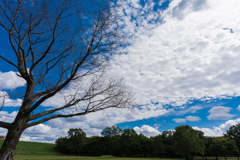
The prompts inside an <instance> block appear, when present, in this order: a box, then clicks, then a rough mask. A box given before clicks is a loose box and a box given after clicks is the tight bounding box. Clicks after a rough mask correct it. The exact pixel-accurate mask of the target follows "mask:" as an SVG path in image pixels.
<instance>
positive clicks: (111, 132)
mask: <svg viewBox="0 0 240 160" xmlns="http://www.w3.org/2000/svg"><path fill="white" fill-rule="evenodd" d="M121 133H122V129H121V128H119V127H117V126H112V127H106V128H104V129H103V130H102V132H101V135H103V136H111V137H112V136H116V135H121Z"/></svg>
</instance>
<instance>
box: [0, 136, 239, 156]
mask: <svg viewBox="0 0 240 160" xmlns="http://www.w3.org/2000/svg"><path fill="white" fill-rule="evenodd" d="M2 144H3V140H0V147H1V146H2ZM55 146H56V145H55V144H49V143H38V142H23V141H20V142H19V143H18V146H17V150H16V153H17V154H16V156H15V157H14V160H184V159H177V158H175V159H171V158H163V159H161V158H127V157H126V158H122V157H112V156H100V157H84V156H63V155H58V154H59V153H57V152H56V151H54V150H53V148H54V147H55ZM218 158H219V160H224V157H218ZM227 159H228V160H237V158H235V157H228V158H227ZM195 160H202V157H195ZM208 160H215V157H208Z"/></svg>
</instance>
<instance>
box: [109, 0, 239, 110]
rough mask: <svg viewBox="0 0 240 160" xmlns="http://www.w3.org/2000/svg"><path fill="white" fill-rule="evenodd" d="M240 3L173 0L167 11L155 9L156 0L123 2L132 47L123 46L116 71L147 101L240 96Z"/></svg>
mask: <svg viewBox="0 0 240 160" xmlns="http://www.w3.org/2000/svg"><path fill="white" fill-rule="evenodd" d="M239 5H240V1H238V0H233V1H231V2H230V1H224V0H189V1H186V0H181V1H179V0H172V1H171V3H170V4H169V8H168V9H166V10H165V11H161V10H159V11H157V12H154V11H153V6H152V1H151V0H149V1H148V2H146V4H145V6H144V7H142V8H139V6H137V7H135V6H134V5H133V4H132V3H130V4H129V2H128V1H126V2H124V3H123V5H122V7H123V8H124V9H123V10H122V26H123V31H124V34H125V35H126V36H128V42H129V45H128V46H126V47H123V48H120V49H119V52H120V53H126V54H119V55H118V56H115V58H114V60H113V61H112V64H113V66H112V73H111V74H112V75H121V76H123V77H124V78H125V80H126V84H127V85H129V86H130V87H132V88H133V91H135V92H136V100H137V102H138V103H139V104H142V105H144V104H145V105H147V104H150V103H151V102H154V103H161V104H171V106H181V105H183V104H186V103H187V102H189V100H193V99H198V100H206V99H215V98H223V97H225V96H237V95H240V89H239V87H236V86H239V85H240V78H239V76H236V75H238V73H239V72H240V69H239V68H240V54H239V49H238V47H239V40H238V37H239V35H240V29H239V27H238V23H239V22H240V18H239V16H237V15H238V14H240V11H239V9H238V7H236V6H239ZM226 6H227V7H226ZM178 13H179V14H178ZM177 15H178V16H180V17H177ZM181 16H182V17H181ZM159 18H160V19H161V21H160V22H159ZM179 19H181V20H179ZM225 28H228V29H227V30H226V29H225ZM230 31H232V32H230Z"/></svg>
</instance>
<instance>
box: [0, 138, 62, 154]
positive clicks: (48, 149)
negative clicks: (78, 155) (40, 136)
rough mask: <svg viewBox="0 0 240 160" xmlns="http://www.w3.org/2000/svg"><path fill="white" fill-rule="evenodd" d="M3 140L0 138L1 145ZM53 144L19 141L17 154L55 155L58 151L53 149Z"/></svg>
mask: <svg viewBox="0 0 240 160" xmlns="http://www.w3.org/2000/svg"><path fill="white" fill-rule="evenodd" d="M2 144H3V140H0V146H2ZM55 146H56V145H55V144H49V143H37V142H23V141H20V142H19V143H18V146H17V150H16V154H17V155H57V154H58V153H57V152H55V151H54V150H53V147H55Z"/></svg>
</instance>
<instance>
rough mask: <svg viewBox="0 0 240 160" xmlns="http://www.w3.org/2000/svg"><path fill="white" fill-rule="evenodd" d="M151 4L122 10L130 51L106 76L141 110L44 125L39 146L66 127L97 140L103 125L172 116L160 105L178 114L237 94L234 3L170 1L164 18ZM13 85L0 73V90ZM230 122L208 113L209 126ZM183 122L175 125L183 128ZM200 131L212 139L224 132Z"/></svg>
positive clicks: (239, 32)
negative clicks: (116, 79) (193, 103)
mask: <svg viewBox="0 0 240 160" xmlns="http://www.w3.org/2000/svg"><path fill="white" fill-rule="evenodd" d="M153 4H154V3H153V2H152V0H148V2H147V4H146V5H145V7H144V8H142V7H141V5H139V3H138V1H133V0H132V1H131V0H128V1H124V2H123V5H122V7H123V8H124V11H125V13H126V15H125V14H124V12H123V10H122V11H121V14H122V20H123V21H122V24H121V25H122V26H123V32H124V34H125V35H126V36H127V37H128V42H129V45H128V46H127V47H125V48H124V47H123V48H120V49H119V53H124V54H119V55H116V56H115V57H114V59H113V61H112V70H111V72H110V75H112V76H121V77H124V78H125V81H126V85H128V86H129V87H131V88H132V89H133V91H134V92H135V93H136V101H137V103H138V104H141V107H139V108H135V109H134V110H133V112H131V111H129V110H125V109H123V110H117V109H112V110H106V111H104V112H97V113H92V114H89V115H87V116H86V119H84V118H83V119H81V118H80V119H79V120H76V121H75V120H74V121H73V122H72V123H70V122H66V121H65V120H63V119H57V120H52V121H49V122H47V123H46V124H44V125H47V126H49V127H51V130H50V131H49V132H48V133H47V134H45V135H44V136H43V135H41V136H40V135H39V136H38V138H39V139H41V138H42V137H45V136H46V138H45V139H42V140H44V141H47V140H49V141H50V140H53V139H54V138H58V136H63V135H64V134H66V133H67V130H68V129H69V128H71V127H73V128H77V127H81V128H82V129H83V130H84V131H85V132H87V134H88V135H94V134H96V135H99V134H100V132H101V129H103V128H102V127H104V126H105V125H104V123H106V124H107V125H111V124H117V123H122V122H129V121H135V120H140V119H145V118H151V117H157V116H162V115H166V114H168V113H169V112H171V111H173V109H170V108H169V107H168V106H166V107H164V105H165V104H171V106H174V107H175V108H177V109H180V108H179V107H178V106H181V105H183V104H186V103H187V102H189V100H194V99H197V100H206V99H214V98H222V97H225V96H239V95H240V88H239V87H236V86H239V85H240V77H239V76H237V75H239V73H240V54H239V53H240V50H239V48H240V45H239V36H240V28H239V23H240V17H239V16H238V15H239V14H240V10H239V7H238V6H240V1H239V0H231V1H226V0H202V1H201V0H189V1H186V0H182V1H181V0H172V1H171V3H170V4H169V8H168V9H167V10H165V11H157V12H154V11H153ZM177 13H179V15H177ZM158 19H161V21H162V22H159V21H157V20H158ZM150 22H151V23H150ZM231 32H233V33H231ZM3 74H4V75H3ZM12 76H13V77H14V78H16V81H15V80H14V78H12ZM6 77H11V78H6ZM17 78H18V77H17V76H16V74H15V72H11V73H0V79H1V84H2V85H1V87H2V88H5V89H12V88H16V87H18V86H22V85H25V82H23V81H19V80H18V79H17ZM13 80H14V81H13ZM18 82H19V83H18ZM20 82H21V83H20ZM55 98H56V97H55ZM62 100H63V99H60V100H59V98H56V99H54V98H53V99H52V101H49V104H48V105H51V106H54V105H56V101H57V102H60V103H64V101H63V102H62ZM154 103H156V104H157V105H155V104H154ZM58 105H59V104H57V105H56V106H58ZM199 109H202V108H201V107H195V108H193V107H192V108H191V109H186V108H184V109H182V110H186V112H185V111H184V112H185V113H187V112H190V113H196V112H197V110H199ZM182 113H183V112H182ZM185 113H184V114H185ZM211 115H212V116H211ZM231 116H233V115H231V114H229V113H228V112H227V111H226V112H225V113H223V116H222V117H221V116H219V115H217V114H214V116H213V114H212V113H211V114H210V116H209V118H210V119H216V118H227V117H228V118H229V117H231ZM103 117H105V119H102V118H103ZM186 120H187V118H183V119H175V121H176V122H179V121H182V122H181V123H183V122H186ZM222 127H223V128H224V126H222ZM205 130H206V132H207V131H208V132H209V134H212V135H213V134H216V135H218V134H220V133H222V132H223V130H224V129H222V128H219V127H216V128H213V129H205ZM0 133H1V131H0ZM24 136H25V135H24ZM36 136H37V135H36ZM25 139H28V137H27V136H25ZM35 140H36V139H35Z"/></svg>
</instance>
